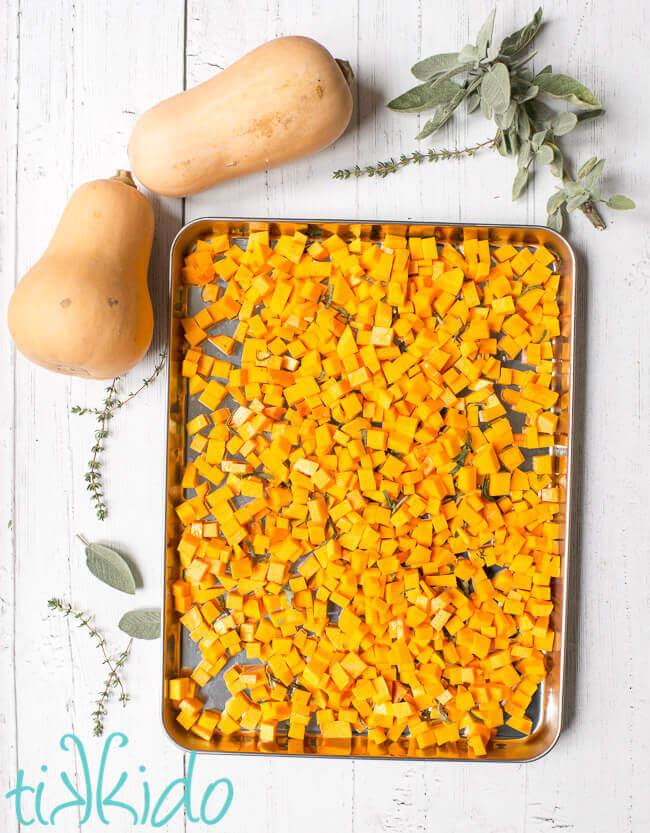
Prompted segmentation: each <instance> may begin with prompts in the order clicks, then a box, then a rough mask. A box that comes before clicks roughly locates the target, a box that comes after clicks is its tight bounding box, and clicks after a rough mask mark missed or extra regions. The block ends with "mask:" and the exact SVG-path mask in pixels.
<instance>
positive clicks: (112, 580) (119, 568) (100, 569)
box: [77, 535, 135, 596]
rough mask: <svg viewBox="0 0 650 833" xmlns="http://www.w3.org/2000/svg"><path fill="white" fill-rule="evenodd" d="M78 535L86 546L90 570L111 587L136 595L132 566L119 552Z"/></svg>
mask: <svg viewBox="0 0 650 833" xmlns="http://www.w3.org/2000/svg"><path fill="white" fill-rule="evenodd" d="M77 537H78V538H79V540H80V541H81V542H82V543H83V544H84V546H85V548H86V566H87V567H88V569H89V570H90V572H91V573H92V574H93V575H94V576H95V577H96V578H98V579H99V580H100V581H103V582H104V584H108V585H109V587H113V588H115V590H120V591H121V592H122V593H129V594H130V595H131V596H132V595H134V593H135V578H134V576H133V573H132V571H131V567H130V566H129V564H128V563H127V561H126V560H125V559H124V558H123V557H122V556H121V555H120V554H119V552H116V551H115V550H114V549H111V547H107V546H105V545H104V544H95V543H91V542H90V541H86V539H85V538H83V537H82V536H81V535H78V536H77Z"/></svg>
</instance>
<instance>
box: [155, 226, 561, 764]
mask: <svg viewBox="0 0 650 833" xmlns="http://www.w3.org/2000/svg"><path fill="white" fill-rule="evenodd" d="M265 229H268V230H269V233H270V236H271V238H272V239H274V238H275V239H277V238H278V237H279V236H280V235H281V234H293V233H294V232H295V231H296V230H300V231H303V232H304V233H305V234H308V235H311V236H316V237H322V236H329V234H332V233H337V234H339V235H340V236H341V237H343V238H344V239H350V238H351V237H352V236H356V235H358V234H359V233H360V234H361V237H362V238H364V239H368V240H379V239H381V238H382V237H383V236H384V235H385V233H386V232H387V231H390V232H392V233H394V234H399V235H416V236H430V235H431V234H435V236H436V237H437V239H438V240H441V241H449V242H451V243H462V240H463V232H464V230H465V229H472V230H476V232H477V233H478V236H479V238H481V239H489V241H490V243H491V244H494V245H495V246H500V245H503V244H505V243H511V244H513V245H514V246H531V247H535V246H538V245H545V246H546V247H547V248H550V249H552V250H554V251H555V253H556V254H557V255H558V259H559V264H560V265H559V272H560V289H559V293H558V304H559V305H560V328H561V333H560V336H559V337H558V338H556V339H554V342H553V343H554V353H555V362H554V364H555V371H554V388H555V389H556V390H558V391H559V392H560V394H561V398H560V400H559V401H561V402H564V403H565V406H564V407H563V409H562V412H561V413H560V418H559V422H558V427H557V432H556V436H555V448H554V453H555V469H556V480H557V482H556V485H557V486H558V487H559V490H560V501H561V511H560V514H559V515H558V517H557V520H558V523H559V524H560V528H561V533H560V534H561V537H560V540H559V541H558V552H559V553H560V554H561V556H562V572H561V576H560V578H558V579H553V581H552V585H551V592H552V599H553V601H554V603H555V604H554V612H553V616H552V620H551V621H552V625H553V627H554V629H555V631H556V633H557V636H556V639H555V645H554V649H553V651H552V652H551V653H549V654H548V655H547V664H548V668H549V671H548V675H547V677H546V679H545V680H544V682H543V683H542V684H541V685H540V687H539V689H538V691H537V693H536V694H535V696H534V697H533V700H532V702H531V704H530V707H529V709H528V711H527V715H528V717H530V718H531V719H532V721H533V730H532V732H531V734H530V735H529V736H528V737H522V736H520V735H519V734H518V733H517V732H514V731H513V730H511V729H509V728H508V727H502V728H501V729H499V732H498V734H497V736H496V738H495V739H494V740H493V741H492V743H491V744H490V746H489V748H488V754H487V756H486V757H482V758H475V757H473V756H472V755H471V753H470V752H469V750H468V748H467V744H466V742H464V741H463V740H462V739H461V741H458V742H457V743H455V744H445V746H443V747H431V748H428V749H424V750H420V749H418V748H417V745H416V744H415V743H414V741H413V740H412V739H410V738H409V737H408V736H405V737H403V738H401V739H400V741H399V742H398V743H397V744H392V745H391V747H390V749H388V748H387V744H384V745H382V746H381V747H380V746H376V745H375V744H372V743H370V742H369V741H368V739H367V737H365V736H364V735H356V736H353V738H352V741H351V742H349V741H348V742H346V743H343V744H342V745H339V744H340V743H341V742H338V743H337V742H334V741H331V740H329V741H328V740H325V739H324V738H322V737H321V736H320V734H319V733H318V730H317V729H316V728H315V726H314V727H313V728H312V725H311V724H310V726H309V727H308V730H307V733H306V735H305V738H304V740H302V741H295V740H291V739H288V738H287V737H286V736H282V735H280V736H278V738H277V740H276V741H275V742H274V743H272V744H262V743H261V742H260V740H259V737H258V734H257V733H256V732H245V731H242V732H241V733H239V734H235V735H231V736H220V735H218V734H217V735H215V737H214V738H213V739H212V740H211V741H210V742H207V741H204V740H202V739H200V738H199V737H198V736H196V735H194V734H192V733H191V732H187V731H185V730H184V729H183V728H182V727H181V726H180V725H179V724H178V723H177V721H176V714H177V712H176V709H175V708H174V706H173V704H172V703H171V701H170V700H169V699H168V697H167V683H168V680H170V679H172V678H174V677H178V676H179V675H180V674H181V673H182V671H183V669H186V670H187V669H191V668H193V667H194V666H195V665H196V664H197V662H198V661H199V660H200V658H201V655H200V653H199V652H198V649H197V648H196V646H195V645H194V643H193V642H192V640H191V639H190V638H189V636H188V635H187V633H183V630H184V629H183V628H182V626H181V624H180V622H179V620H178V619H179V617H178V614H177V613H176V612H175V610H174V606H173V600H172V594H171V584H172V582H173V581H175V580H176V579H177V578H179V577H180V573H181V568H180V565H179V561H178V556H177V552H176V546H177V543H178V539H179V536H180V533H181V525H180V523H179V521H178V519H177V515H176V512H175V510H174V507H175V506H176V505H177V504H178V503H179V502H180V500H181V499H182V490H181V487H180V481H181V477H182V472H183V467H184V464H185V457H186V453H187V445H188V443H187V437H186V433H185V423H186V421H187V419H188V418H191V417H192V416H193V415H194V410H193V409H194V408H195V407H196V406H195V405H194V403H191V402H190V401H189V397H188V395H187V380H186V379H184V378H183V377H182V376H181V363H182V357H183V351H184V339H183V330H182V327H181V323H180V320H181V318H183V317H185V316H187V315H188V314H189V315H192V314H194V313H196V312H198V310H199V309H200V308H201V306H202V305H203V302H202V300H201V297H200V292H201V290H200V289H199V288H198V287H187V286H185V285H184V284H183V282H182V279H181V268H182V266H183V259H184V257H185V255H186V254H187V252H188V249H189V247H190V246H191V245H192V243H194V241H195V240H196V239H197V238H199V237H201V236H202V235H205V234H208V233H211V232H214V233H216V234H223V233H228V234H229V235H230V236H231V238H233V239H235V240H240V241H242V240H243V241H245V240H246V239H247V237H248V235H249V234H250V233H251V232H252V231H258V230H265ZM244 245H245V242H244ZM575 296H576V275H575V257H574V253H573V250H572V248H571V246H570V245H569V244H568V243H567V241H566V240H565V239H564V238H563V237H562V236H561V235H559V234H557V233H556V232H554V231H551V230H550V229H548V228H544V227H542V226H498V225H489V224H485V225H474V224H454V225H449V224H440V223H413V224H405V223H400V222H368V221H333V220H324V221H320V220H279V219H274V220H265V219H251V218H220V217H206V218H202V219H199V220H194V221H192V222H190V223H188V224H187V225H185V226H184V227H183V228H182V229H181V231H180V232H179V233H178V235H177V236H176V238H175V240H174V242H173V244H172V248H171V255H170V297H171V304H170V319H169V359H170V360H169V376H168V403H167V407H168V411H167V417H168V433H167V465H166V478H165V504H166V510H165V561H164V564H165V566H164V582H163V583H164V602H163V640H162V651H163V653H162V681H161V682H162V719H163V726H164V728H165V730H166V732H167V733H168V735H169V736H170V738H171V739H172V740H173V741H175V742H176V744H178V745H179V746H180V747H182V748H183V749H187V750H193V751H197V752H236V753H245V754H270V755H278V754H280V755H287V754H288V755H315V756H329V755H339V756H340V755H344V756H347V757H352V758H392V757H399V758H407V759H408V758H420V759H442V760H461V761H467V760H477V761H514V762H519V763H521V762H526V761H532V760H535V759H536V758H539V757H541V756H542V755H544V754H546V753H547V752H548V751H550V749H552V747H553V746H554V745H555V743H556V741H557V739H558V737H559V734H560V730H561V725H562V704H563V688H564V664H565V663H564V655H565V647H566V621H567V592H566V588H567V576H568V569H569V561H570V549H571V540H572V534H571V528H570V527H571V516H572V513H571V511H570V509H571V468H572V467H571V448H572V446H573V443H572V431H573V418H572V410H573V388H574V379H573V377H574V372H573V363H574V322H575ZM229 325H230V328H229ZM235 325H236V321H235V322H226V326H225V327H224V328H223V330H222V331H223V332H230V333H231V332H232V331H233V330H234V326H235ZM231 360H235V362H236V359H235V357H234V356H233V357H231ZM513 366H516V363H514V364H513ZM197 412H198V409H197ZM243 657H244V655H243V654H242V655H239V656H237V657H234V658H232V659H230V660H229V662H228V664H227V666H226V668H224V669H223V671H225V670H227V669H228V668H229V667H230V666H231V665H232V664H234V663H235V662H237V661H240V660H242V658H243ZM223 671H222V672H221V673H220V674H219V675H217V677H215V678H214V679H212V680H211V681H210V682H209V683H208V684H207V685H206V686H205V687H204V688H203V689H202V690H201V697H202V698H203V699H204V700H205V701H206V705H207V706H208V707H210V708H216V709H221V708H223V705H224V703H225V701H226V699H227V698H228V696H229V694H228V691H227V689H226V686H225V684H224V682H223V679H222V674H223Z"/></svg>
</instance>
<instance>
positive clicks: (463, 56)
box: [458, 43, 479, 66]
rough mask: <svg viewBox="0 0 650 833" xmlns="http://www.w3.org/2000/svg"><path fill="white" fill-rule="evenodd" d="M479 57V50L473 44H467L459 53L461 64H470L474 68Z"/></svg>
mask: <svg viewBox="0 0 650 833" xmlns="http://www.w3.org/2000/svg"><path fill="white" fill-rule="evenodd" d="M478 57H479V56H478V49H477V48H476V47H475V46H474V45H473V44H471V43H467V44H465V46H464V47H463V48H462V49H461V50H460V52H459V53H458V59H459V60H460V61H461V63H463V64H464V63H469V64H471V66H474V65H475V64H476V63H477V61H478Z"/></svg>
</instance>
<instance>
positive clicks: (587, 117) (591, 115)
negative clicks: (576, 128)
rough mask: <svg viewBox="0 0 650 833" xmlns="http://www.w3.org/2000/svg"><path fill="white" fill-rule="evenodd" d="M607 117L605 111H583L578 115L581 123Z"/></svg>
mask: <svg viewBox="0 0 650 833" xmlns="http://www.w3.org/2000/svg"><path fill="white" fill-rule="evenodd" d="M604 115H605V111H604V110H583V111H582V112H581V113H576V116H577V117H578V121H579V122H583V121H592V120H593V119H598V118H600V117H601V116H604Z"/></svg>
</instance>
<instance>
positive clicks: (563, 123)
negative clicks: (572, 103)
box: [551, 112, 578, 136]
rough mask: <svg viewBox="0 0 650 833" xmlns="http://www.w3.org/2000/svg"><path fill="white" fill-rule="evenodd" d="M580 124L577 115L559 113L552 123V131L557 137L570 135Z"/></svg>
mask: <svg viewBox="0 0 650 833" xmlns="http://www.w3.org/2000/svg"><path fill="white" fill-rule="evenodd" d="M577 124H578V117H577V116H576V114H575V113H570V112H566V113H559V114H558V115H557V116H556V117H555V118H554V119H553V121H552V122H551V130H552V131H553V133H554V135H555V136H564V134H565V133H570V132H571V131H572V130H573V128H574V127H575V126H576V125H577Z"/></svg>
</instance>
